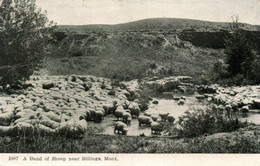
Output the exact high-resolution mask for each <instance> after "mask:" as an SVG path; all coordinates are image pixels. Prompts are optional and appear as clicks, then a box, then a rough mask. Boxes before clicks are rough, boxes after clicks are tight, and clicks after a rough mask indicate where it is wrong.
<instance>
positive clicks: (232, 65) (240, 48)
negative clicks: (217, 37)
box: [225, 18, 255, 77]
mask: <svg viewBox="0 0 260 166" xmlns="http://www.w3.org/2000/svg"><path fill="white" fill-rule="evenodd" d="M242 26H243V24H241V23H239V22H238V18H236V19H235V20H234V22H233V23H232V24H231V26H230V30H231V33H230V35H229V36H228V38H227V39H226V41H225V46H226V50H225V53H226V55H227V58H226V63H227V64H228V68H227V70H228V72H229V75H230V77H234V76H237V75H238V74H241V75H243V76H244V77H249V76H250V74H251V72H252V70H253V68H252V67H253V62H254V60H255V54H254V50H253V49H254V47H255V45H254V41H253V40H252V39H253V37H252V35H251V34H250V33H249V32H248V31H246V30H244V29H243V28H242Z"/></svg>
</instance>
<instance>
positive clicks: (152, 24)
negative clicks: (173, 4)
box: [57, 18, 260, 33]
mask: <svg viewBox="0 0 260 166" xmlns="http://www.w3.org/2000/svg"><path fill="white" fill-rule="evenodd" d="M229 24H230V23H227V22H209V21H201V20H192V19H177V18H153V19H145V20H139V21H134V22H129V23H124V24H116V25H102V24H100V25H60V26H58V27H57V31H65V30H68V31H70V32H76V33H85V32H90V31H103V32H115V31H148V30H149V31H154V30H162V31H166V30H195V31H216V30H226V29H227V28H228V27H229ZM244 26H245V29H247V30H251V31H257V30H260V26H255V25H249V24H244Z"/></svg>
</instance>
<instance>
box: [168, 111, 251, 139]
mask: <svg viewBox="0 0 260 166" xmlns="http://www.w3.org/2000/svg"><path fill="white" fill-rule="evenodd" d="M178 123H179V126H180V128H179V129H177V130H176V128H175V127H174V128H173V129H172V130H174V131H175V132H173V133H176V131H177V134H178V135H179V136H180V137H196V136H199V135H203V134H213V133H218V132H231V131H235V130H237V129H238V128H240V127H244V126H245V125H247V124H246V122H245V123H242V122H240V121H239V120H238V118H237V116H236V115H235V113H229V112H225V111H222V110H219V109H218V108H216V107H214V106H213V107H207V108H196V109H195V108H193V109H191V110H189V111H187V112H185V114H184V115H182V116H180V117H179V121H178Z"/></svg>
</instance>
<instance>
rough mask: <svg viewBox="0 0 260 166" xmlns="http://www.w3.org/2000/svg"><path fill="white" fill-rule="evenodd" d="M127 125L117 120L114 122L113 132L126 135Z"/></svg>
mask: <svg viewBox="0 0 260 166" xmlns="http://www.w3.org/2000/svg"><path fill="white" fill-rule="evenodd" d="M127 131H128V129H127V125H126V124H125V123H123V122H121V121H118V122H116V123H115V128H114V133H116V132H117V133H118V134H119V133H121V134H122V135H126V134H127Z"/></svg>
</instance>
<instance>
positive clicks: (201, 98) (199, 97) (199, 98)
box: [195, 95, 205, 101]
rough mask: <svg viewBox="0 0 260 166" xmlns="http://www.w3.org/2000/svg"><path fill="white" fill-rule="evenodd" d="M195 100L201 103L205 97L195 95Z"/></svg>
mask: <svg viewBox="0 0 260 166" xmlns="http://www.w3.org/2000/svg"><path fill="white" fill-rule="evenodd" d="M195 98H196V99H197V100H198V101H202V100H203V99H204V98H205V96H204V95H196V96H195Z"/></svg>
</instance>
